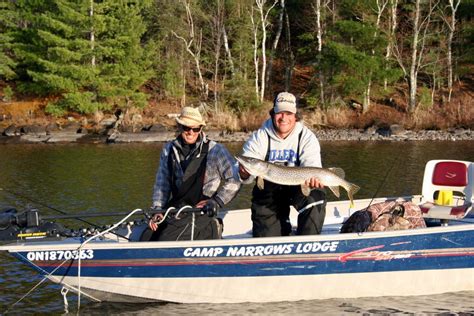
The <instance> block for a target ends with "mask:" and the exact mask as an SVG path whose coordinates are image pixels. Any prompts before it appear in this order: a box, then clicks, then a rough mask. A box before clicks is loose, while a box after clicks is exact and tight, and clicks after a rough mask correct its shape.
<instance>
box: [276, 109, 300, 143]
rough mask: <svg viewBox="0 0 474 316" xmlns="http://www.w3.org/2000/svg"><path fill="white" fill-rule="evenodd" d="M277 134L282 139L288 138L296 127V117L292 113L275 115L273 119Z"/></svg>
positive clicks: (284, 112)
mask: <svg viewBox="0 0 474 316" xmlns="http://www.w3.org/2000/svg"><path fill="white" fill-rule="evenodd" d="M273 121H274V124H275V128H276V132H277V134H278V136H280V137H281V138H286V136H288V135H289V134H290V133H291V131H292V130H293V128H295V125H296V115H295V114H294V113H291V112H286V111H283V112H279V113H275V114H274V117H273Z"/></svg>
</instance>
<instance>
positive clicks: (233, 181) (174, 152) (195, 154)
mask: <svg viewBox="0 0 474 316" xmlns="http://www.w3.org/2000/svg"><path fill="white" fill-rule="evenodd" d="M176 122H177V126H178V130H179V135H178V137H177V138H176V139H175V140H173V141H171V142H168V143H167V144H165V146H164V147H163V150H162V153H161V157H160V166H159V169H158V172H157V174H156V182H155V186H154V191H153V208H156V209H166V208H169V207H176V208H180V207H182V206H185V205H190V206H192V207H195V208H202V209H203V213H206V214H207V215H209V216H198V217H197V218H195V224H196V226H197V227H198V228H199V225H201V226H203V227H204V226H208V225H210V224H212V223H213V221H212V220H213V219H214V217H215V216H216V214H217V211H218V209H220V208H221V207H223V206H224V205H225V204H227V203H229V202H230V201H231V200H232V199H233V198H234V197H235V195H236V194H237V192H238V191H239V189H240V185H241V183H240V180H239V176H238V169H237V164H236V163H235V160H234V158H233V157H232V155H231V154H230V153H229V152H228V151H227V149H226V148H225V147H224V146H223V145H221V144H218V143H216V142H215V141H212V140H208V139H207V137H206V135H205V134H204V132H203V131H202V128H203V126H205V125H206V123H205V122H204V120H203V119H202V117H201V114H200V113H199V110H198V109H195V108H192V107H184V108H183V110H182V112H181V114H180V116H179V117H177V118H176ZM221 182H223V184H222V185H221ZM162 220H163V215H162V214H161V213H158V214H156V215H155V216H154V217H153V218H152V219H151V220H150V222H149V227H150V229H151V230H152V231H154V232H155V233H154V234H153V237H152V240H177V239H184V238H188V236H187V235H186V232H185V231H186V229H187V228H189V225H188V224H189V223H188V220H190V216H186V215H184V216H180V219H179V220H177V219H174V218H172V219H166V221H164V222H163V224H162V223H161V221H162ZM200 222H202V223H201V224H200ZM158 228H159V229H158ZM204 230H209V229H207V228H206V229H204ZM194 231H197V234H198V236H190V237H191V238H193V239H208V238H217V237H218V236H216V235H213V233H210V234H211V235H212V236H211V235H209V234H208V232H205V231H204V232H202V233H201V236H199V234H200V231H199V229H198V230H196V229H195V230H194ZM176 237H177V239H175V238H176Z"/></svg>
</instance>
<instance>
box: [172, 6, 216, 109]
mask: <svg viewBox="0 0 474 316" xmlns="http://www.w3.org/2000/svg"><path fill="white" fill-rule="evenodd" d="M180 3H181V4H182V5H183V7H184V9H185V11H186V25H187V28H188V29H187V32H188V34H187V35H186V36H185V35H179V34H177V33H176V32H175V31H174V30H173V31H171V33H172V34H173V35H174V36H175V37H176V38H177V39H179V40H180V41H182V42H183V44H184V47H185V49H186V51H187V52H188V54H189V55H190V56H191V57H192V59H193V61H194V65H195V69H196V74H197V76H198V80H199V86H200V89H199V90H200V94H201V97H202V98H203V99H204V100H207V98H208V95H209V86H208V84H207V83H205V82H204V78H203V76H202V71H201V49H202V40H203V38H202V30H201V29H199V30H196V29H195V25H194V19H193V14H192V12H191V3H192V1H191V0H180Z"/></svg>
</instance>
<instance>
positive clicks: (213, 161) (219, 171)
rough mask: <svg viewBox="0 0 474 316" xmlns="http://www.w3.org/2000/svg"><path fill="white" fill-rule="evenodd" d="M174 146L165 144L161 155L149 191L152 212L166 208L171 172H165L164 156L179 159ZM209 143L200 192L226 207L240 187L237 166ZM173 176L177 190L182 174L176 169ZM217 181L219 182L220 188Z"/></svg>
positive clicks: (230, 158)
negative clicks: (151, 189)
mask: <svg viewBox="0 0 474 316" xmlns="http://www.w3.org/2000/svg"><path fill="white" fill-rule="evenodd" d="M205 140H206V137H205V135H204V141H205ZM174 142H177V140H174V141H171V142H168V143H166V144H165V146H164V147H163V150H162V152H161V157H160V166H159V168H158V171H157V173H156V180H155V186H154V188H153V207H155V208H164V207H166V204H167V203H168V201H169V200H170V197H171V174H170V173H171V170H169V168H168V156H169V155H170V154H172V155H175V157H176V158H177V159H179V154H178V153H177V150H176V149H175V148H173V143H174ZM209 142H210V143H209V151H208V154H207V163H206V172H205V175H204V185H203V189H202V191H203V194H204V195H205V196H209V197H214V198H215V197H217V199H216V200H217V201H218V202H219V203H220V202H222V203H223V204H227V203H229V202H230V201H231V200H232V199H233V198H234V197H235V196H236V195H237V193H238V191H239V189H240V186H241V182H240V179H239V171H238V164H237V163H236V161H235V159H234V157H233V156H232V155H231V154H230V153H229V151H228V150H227V149H226V148H225V147H224V146H223V145H221V144H218V143H216V142H215V141H212V140H210V141H209ZM175 173H176V174H175V180H176V182H177V183H176V184H177V186H178V187H179V185H180V184H181V181H182V178H183V170H182V169H181V168H176V171H175ZM221 181H223V184H222V186H221ZM219 200H220V201H219Z"/></svg>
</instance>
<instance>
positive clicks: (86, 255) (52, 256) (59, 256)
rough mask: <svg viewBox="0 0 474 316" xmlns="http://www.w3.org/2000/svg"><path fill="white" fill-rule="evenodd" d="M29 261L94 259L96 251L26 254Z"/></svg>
mask: <svg viewBox="0 0 474 316" xmlns="http://www.w3.org/2000/svg"><path fill="white" fill-rule="evenodd" d="M26 258H27V259H28V260H29V261H50V260H71V259H75V260H77V259H79V258H81V259H93V258H94V250H92V249H86V250H80V251H79V250H55V251H30V252H28V253H27V254H26Z"/></svg>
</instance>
